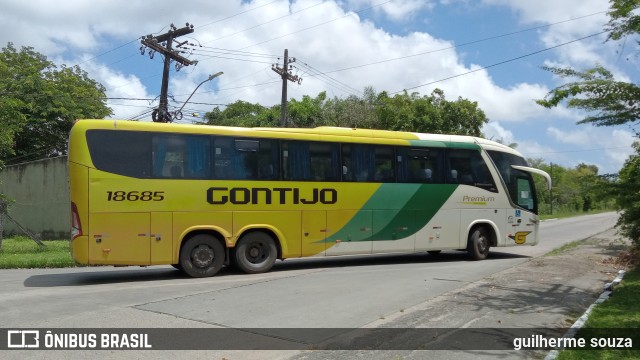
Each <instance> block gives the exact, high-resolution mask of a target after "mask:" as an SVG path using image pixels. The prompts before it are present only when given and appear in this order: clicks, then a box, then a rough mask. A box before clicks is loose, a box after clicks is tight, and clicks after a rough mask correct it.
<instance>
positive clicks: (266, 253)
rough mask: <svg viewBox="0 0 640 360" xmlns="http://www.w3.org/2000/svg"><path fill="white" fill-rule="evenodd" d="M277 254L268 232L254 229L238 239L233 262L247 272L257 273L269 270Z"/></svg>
mask: <svg viewBox="0 0 640 360" xmlns="http://www.w3.org/2000/svg"><path fill="white" fill-rule="evenodd" d="M277 256H278V248H277V247H276V243H275V241H274V240H273V238H272V237H271V236H270V235H269V234H266V233H264V232H259V231H256V232H251V233H248V234H246V235H244V236H243V237H242V238H240V240H238V244H236V249H235V264H236V266H237V267H238V268H239V269H240V270H242V271H244V272H246V273H248V274H258V273H263V272H267V271H269V270H270V269H271V267H272V266H273V263H275V262H276V257H277Z"/></svg>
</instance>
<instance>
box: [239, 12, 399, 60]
mask: <svg viewBox="0 0 640 360" xmlns="http://www.w3.org/2000/svg"><path fill="white" fill-rule="evenodd" d="M391 1H393V0H387V1H384V2H381V3H378V4H375V5H372V6H369V7H367V8H364V9H360V10H357V11H354V12H353V13H354V14H359V13H361V12H364V11H367V10H371V9H373V8H376V7H378V6H382V5H384V4H386V3H389V2H391ZM293 14H294V13H292V14H291V15H293ZM349 16H351V12H348V13H346V14H345V15H343V16H340V17H337V18H334V19H331V20H328V21H325V22H322V23H319V24H316V25H313V26H309V27H306V28H303V29H300V30H296V31H294V32H292V33H288V34H284V35H281V36H278V37H275V38H272V39H269V40H265V41H261V42H259V43H255V44H253V45H249V46H245V47H243V48H240V50H242V49H246V48H250V47H253V46H256V45H261V44H264V43H268V42H271V41H273V40H277V39H282V38H283V37H287V36H290V35H293V34H297V33H300V32H303V31H307V30H310V29H313V28H317V27H319V26H322V25H326V24H328V23H331V22H334V21H338V20H341V19H344V18H346V17H349Z"/></svg>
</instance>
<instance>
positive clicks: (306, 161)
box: [282, 141, 340, 181]
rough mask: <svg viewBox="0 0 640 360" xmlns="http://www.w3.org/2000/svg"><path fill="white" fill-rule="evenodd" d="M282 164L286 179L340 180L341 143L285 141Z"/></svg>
mask: <svg viewBox="0 0 640 360" xmlns="http://www.w3.org/2000/svg"><path fill="white" fill-rule="evenodd" d="M282 166H283V170H284V176H283V178H284V179H285V180H308V181H340V145H339V144H334V143H324V142H306V141H283V142H282Z"/></svg>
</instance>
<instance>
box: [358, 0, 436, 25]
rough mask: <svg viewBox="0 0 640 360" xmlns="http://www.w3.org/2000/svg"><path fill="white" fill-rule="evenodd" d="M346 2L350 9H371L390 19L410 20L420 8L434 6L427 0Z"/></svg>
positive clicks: (424, 8)
mask: <svg viewBox="0 0 640 360" xmlns="http://www.w3.org/2000/svg"><path fill="white" fill-rule="evenodd" d="M347 4H348V8H349V10H351V11H359V10H365V9H371V10H373V11H375V12H376V13H382V14H384V15H385V16H386V17H387V18H389V19H390V20H392V21H407V20H410V19H412V18H414V17H415V16H416V14H417V13H418V12H420V11H421V10H430V9H433V7H434V6H435V2H434V1H429V0H391V1H387V2H381V1H378V0H348V1H347Z"/></svg>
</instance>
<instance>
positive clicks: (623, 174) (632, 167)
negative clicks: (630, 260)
mask: <svg viewBox="0 0 640 360" xmlns="http://www.w3.org/2000/svg"><path fill="white" fill-rule="evenodd" d="M633 148H634V150H635V154H633V155H631V156H630V157H629V159H627V161H626V162H625V163H624V165H623V167H622V169H621V170H620V173H619V175H618V177H619V180H618V182H617V184H616V185H617V186H616V190H615V192H616V193H617V195H618V196H616V203H617V205H618V207H619V208H620V209H624V211H623V212H622V213H621V214H620V218H619V219H618V227H619V228H620V230H621V231H620V232H621V233H622V234H624V235H625V236H627V237H628V238H630V239H632V240H633V241H634V242H635V244H636V246H638V245H640V191H639V190H640V143H639V142H635V143H634V144H633Z"/></svg>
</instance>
